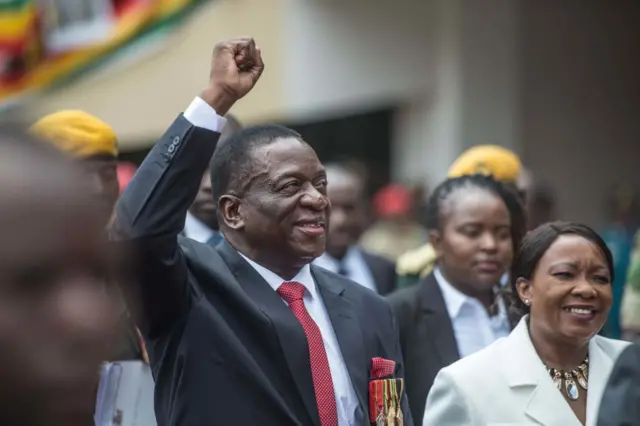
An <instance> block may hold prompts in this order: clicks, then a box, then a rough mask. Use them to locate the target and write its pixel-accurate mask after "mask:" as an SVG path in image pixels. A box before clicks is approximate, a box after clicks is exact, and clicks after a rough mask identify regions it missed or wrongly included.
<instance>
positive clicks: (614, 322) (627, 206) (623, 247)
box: [601, 183, 640, 339]
mask: <svg viewBox="0 0 640 426" xmlns="http://www.w3.org/2000/svg"><path fill="white" fill-rule="evenodd" d="M639 201H640V198H638V192H637V191H636V188H634V187H633V186H632V185H630V184H626V183H621V184H618V185H616V186H615V187H614V188H613V191H612V192H611V198H610V199H609V200H608V202H607V207H608V209H609V212H608V213H609V217H610V220H611V222H610V224H609V226H607V227H605V228H604V229H603V230H602V232H601V233H602V238H603V239H604V240H605V242H606V243H607V245H608V246H609V249H610V250H611V253H613V262H614V267H615V269H616V279H615V281H614V282H613V306H612V307H611V313H610V314H609V318H608V320H607V323H606V324H605V326H604V328H603V329H602V333H603V334H604V335H605V336H607V337H611V338H614V339H618V338H620V337H621V336H622V326H621V324H620V316H621V308H622V298H623V295H624V292H625V284H626V280H627V274H628V272H629V268H630V266H631V258H632V252H633V246H634V237H635V234H636V232H637V229H638V226H637V225H638V218H639V217H640V216H639V214H640V208H639V207H640V204H639Z"/></svg>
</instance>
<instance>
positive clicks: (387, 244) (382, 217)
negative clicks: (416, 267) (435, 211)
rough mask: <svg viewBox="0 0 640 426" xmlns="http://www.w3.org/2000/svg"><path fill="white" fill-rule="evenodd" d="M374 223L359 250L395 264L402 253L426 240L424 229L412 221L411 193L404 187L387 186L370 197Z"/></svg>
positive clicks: (364, 236)
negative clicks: (374, 216) (374, 217)
mask: <svg viewBox="0 0 640 426" xmlns="http://www.w3.org/2000/svg"><path fill="white" fill-rule="evenodd" d="M373 209H374V211H375V214H376V219H377V220H376V221H375V222H374V223H373V224H372V225H371V227H370V228H369V229H368V230H367V231H366V232H365V233H364V235H363V236H362V240H361V242H360V243H361V245H362V247H363V248H364V249H365V250H366V251H368V252H370V253H374V254H377V255H379V256H382V257H384V258H386V259H388V260H390V261H392V262H395V261H396V260H397V259H398V256H400V255H401V254H402V253H406V252H407V251H408V250H413V249H415V248H417V247H420V246H421V245H423V244H424V243H425V241H427V230H426V229H425V228H424V227H423V226H422V225H420V224H419V223H418V222H417V221H416V220H415V219H414V215H413V213H414V209H413V194H412V193H411V190H410V189H409V188H407V187H405V186H403V185H397V184H391V185H387V186H385V187H383V188H381V189H380V190H378V192H376V193H375V194H374V196H373Z"/></svg>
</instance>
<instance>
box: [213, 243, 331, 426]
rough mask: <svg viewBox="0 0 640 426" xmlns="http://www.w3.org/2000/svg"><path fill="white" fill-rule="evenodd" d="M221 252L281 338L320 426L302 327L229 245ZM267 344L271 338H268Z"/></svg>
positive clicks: (313, 420) (315, 419)
mask: <svg viewBox="0 0 640 426" xmlns="http://www.w3.org/2000/svg"><path fill="white" fill-rule="evenodd" d="M218 251H219V253H220V254H221V255H222V257H223V258H224V259H225V262H226V263H227V264H228V265H229V267H230V269H231V271H232V272H233V275H234V276H235V277H236V279H237V280H238V283H240V286H241V287H242V289H243V290H244V292H245V293H246V294H247V295H248V296H249V298H250V299H251V300H253V302H254V303H256V305H257V306H258V307H259V308H260V310H261V311H262V312H263V313H264V314H265V315H266V316H267V317H268V318H269V319H270V321H271V323H272V324H273V327H274V329H275V331H276V334H277V335H278V342H279V344H280V347H281V349H282V353H283V355H284V359H285V360H286V363H287V366H288V367H289V371H290V372H291V376H292V378H293V381H294V382H295V383H296V386H297V388H298V391H299V392H300V395H301V397H302V400H303V401H304V405H305V407H306V409H307V412H308V413H309V416H310V418H311V420H312V422H313V424H315V425H316V426H320V416H319V415H318V408H317V403H316V397H315V392H314V388H313V378H312V376H311V368H310V366H309V359H310V358H309V346H308V344H307V337H306V335H305V332H304V329H303V328H302V325H301V324H300V322H299V321H298V319H297V318H296V317H295V315H293V313H292V312H291V310H290V309H289V307H288V306H287V305H286V304H285V303H284V302H283V301H282V299H281V298H280V296H279V295H278V293H276V292H275V291H273V288H271V286H270V285H269V284H268V283H267V282H266V281H265V280H264V279H263V278H262V276H260V274H259V273H258V272H257V271H256V270H255V269H254V268H253V267H252V266H251V265H249V264H248V263H247V262H246V261H245V260H244V259H243V258H242V256H240V255H239V254H238V252H237V251H236V250H235V249H234V248H233V247H231V245H230V244H229V243H228V242H227V241H223V242H222V243H221V244H220V245H219V246H218ZM264 338H265V339H266V340H268V339H269V336H264Z"/></svg>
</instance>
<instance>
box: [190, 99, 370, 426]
mask: <svg viewBox="0 0 640 426" xmlns="http://www.w3.org/2000/svg"><path fill="white" fill-rule="evenodd" d="M183 115H184V117H185V118H186V119H187V120H188V121H189V122H190V123H191V124H193V125H194V126H197V127H202V128H204V129H208V130H211V131H214V132H221V131H222V129H223V128H224V125H225V123H226V120H225V119H224V118H223V117H220V116H219V115H218V114H217V113H216V112H215V111H214V110H213V108H211V106H210V105H209V104H207V103H206V102H205V101H203V100H202V99H200V98H195V99H194V100H193V102H191V104H190V105H189V108H187V109H186V111H185V112H184V114H183ZM240 255H241V256H242V257H243V258H244V259H245V260H246V261H247V262H248V263H249V265H251V266H252V267H253V268H254V269H255V270H256V271H257V272H258V273H259V274H260V275H261V276H262V278H264V280H265V281H266V282H267V283H269V285H270V286H271V287H272V288H273V290H274V291H277V290H278V287H280V285H282V283H284V282H285V280H283V279H282V278H280V277H279V276H278V275H276V274H275V273H273V272H271V271H269V270H268V269H266V268H264V267H262V266H260V265H258V264H257V263H255V262H254V261H252V260H251V259H249V258H247V257H246V256H244V255H242V253H240ZM290 281H297V282H299V283H300V284H302V285H303V286H304V287H305V289H306V291H305V294H304V305H305V307H306V308H307V311H309V315H311V318H313V320H314V321H315V323H316V324H317V325H318V328H319V329H320V333H321V334H322V341H323V342H324V348H325V350H326V352H327V358H328V360H329V369H330V370H331V379H332V381H333V388H334V392H335V395H336V405H337V409H338V425H339V426H355V425H356V411H357V410H358V408H359V403H358V397H357V395H356V392H355V390H354V388H353V385H352V383H351V378H350V377H349V372H348V370H347V366H346V364H345V362H344V358H343V357H342V352H340V346H339V345H338V339H337V338H336V335H335V332H334V330H333V325H332V324H331V320H330V318H329V314H328V313H327V308H326V307H325V305H324V302H323V300H322V297H320V293H319V292H318V290H317V288H316V285H315V281H314V280H313V276H312V275H311V268H310V267H309V265H306V266H305V267H304V268H302V269H301V270H300V272H298V274H297V275H296V276H295V277H294V278H293V279H292V280H290ZM282 303H285V304H286V302H285V301H284V300H283V301H282Z"/></svg>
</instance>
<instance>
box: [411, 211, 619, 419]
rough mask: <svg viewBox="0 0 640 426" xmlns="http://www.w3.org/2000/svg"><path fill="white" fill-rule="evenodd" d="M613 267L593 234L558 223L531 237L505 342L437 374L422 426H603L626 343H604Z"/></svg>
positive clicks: (515, 273)
mask: <svg viewBox="0 0 640 426" xmlns="http://www.w3.org/2000/svg"><path fill="white" fill-rule="evenodd" d="M614 276H615V272H614V266H613V257H612V255H611V252H610V251H609V249H608V247H607V245H606V244H605V242H604V240H603V239H602V238H601V237H600V236H599V235H598V234H596V233H595V231H593V230H592V229H590V228H589V227H587V226H585V225H581V224H575V223H563V222H554V223H550V224H546V225H542V226H541V227H539V228H537V229H535V230H533V231H531V232H529V233H528V234H527V236H526V237H525V238H524V240H523V242H522V244H521V246H520V250H519V251H518V253H517V255H516V257H515V259H514V262H513V267H512V273H511V286H512V287H511V288H512V293H511V294H512V296H513V301H512V303H513V308H514V309H515V310H516V311H518V312H520V313H522V314H524V316H523V317H522V319H521V320H520V322H519V324H518V326H517V327H516V329H515V330H513V332H512V333H511V334H510V335H509V337H507V338H506V339H501V340H499V341H497V342H496V343H494V344H492V345H491V346H489V347H488V348H486V349H484V350H482V351H480V352H478V353H476V354H474V355H471V356H469V357H467V358H463V359H462V360H460V361H458V362H456V363H454V364H452V365H451V366H449V367H446V368H444V369H442V370H441V371H440V373H438V376H437V377H436V380H435V382H434V384H433V388H432V389H431V392H430V393H429V397H428V399H427V406H426V409H425V415H424V420H423V426H441V425H454V424H455V425H459V426H471V425H474V426H475V425H485V424H530V423H535V424H539V425H544V426H555V425H558V426H559V425H563V426H581V425H587V426H595V424H596V421H597V418H598V408H599V406H600V400H601V398H602V394H603V391H604V389H605V386H606V383H607V380H608V378H609V374H610V373H611V369H612V367H613V365H614V363H615V362H616V359H617V357H618V356H619V354H620V353H621V352H622V351H623V350H624V348H625V347H626V346H627V345H628V343H627V342H623V341H619V340H613V339H608V338H605V337H602V336H599V335H598V332H599V331H600V329H601V328H602V326H603V325H604V323H605V321H606V319H607V315H608V314H609V310H610V309H611V303H612V291H611V283H612V282H613V279H614Z"/></svg>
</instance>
